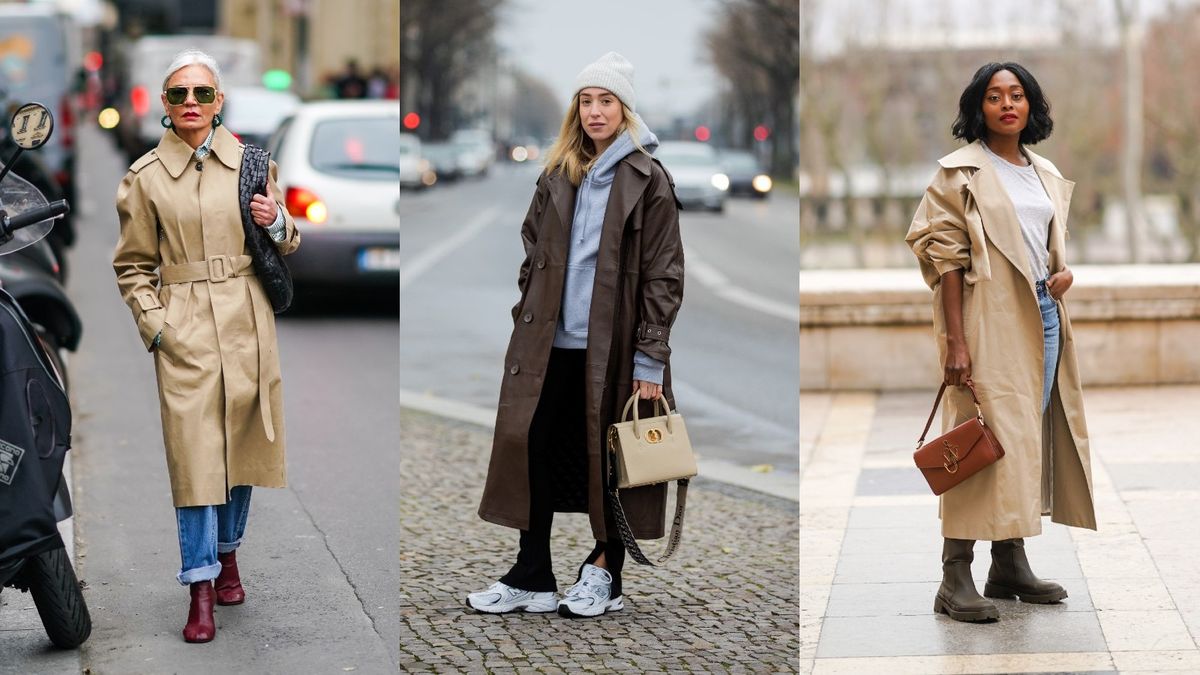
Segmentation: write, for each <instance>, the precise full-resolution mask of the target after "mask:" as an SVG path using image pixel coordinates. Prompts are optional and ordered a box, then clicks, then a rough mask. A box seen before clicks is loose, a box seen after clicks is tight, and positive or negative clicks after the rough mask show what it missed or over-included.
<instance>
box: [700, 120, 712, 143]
mask: <svg viewBox="0 0 1200 675" xmlns="http://www.w3.org/2000/svg"><path fill="white" fill-rule="evenodd" d="M711 137H712V134H711V133H710V132H709V130H708V127H706V126H704V125H703V124H701V125H700V126H698V127H696V140H698V141H700V142H702V143H703V142H707V141H708V139H709V138H711Z"/></svg>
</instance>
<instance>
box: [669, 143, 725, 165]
mask: <svg viewBox="0 0 1200 675" xmlns="http://www.w3.org/2000/svg"><path fill="white" fill-rule="evenodd" d="M654 156H655V157H657V158H658V160H659V161H660V162H662V163H663V164H666V165H667V166H712V165H713V164H716V163H717V158H716V155H715V153H713V151H712V148H709V147H707V146H703V145H700V146H678V145H676V146H668V145H665V144H664V145H663V146H661V147H660V148H659V149H658V152H656V153H654Z"/></svg>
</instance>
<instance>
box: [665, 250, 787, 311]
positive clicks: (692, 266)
mask: <svg viewBox="0 0 1200 675" xmlns="http://www.w3.org/2000/svg"><path fill="white" fill-rule="evenodd" d="M683 257H684V261H685V262H684V265H685V266H686V268H687V272H688V273H689V274H690V275H691V277H692V278H693V279H695V280H696V281H698V282H700V285H701V286H704V287H706V288H708V289H709V290H710V291H712V292H713V293H715V294H716V295H717V296H718V297H721V298H724V299H725V300H728V301H729V302H732V303H734V304H736V305H740V306H742V307H745V308H747V309H750V310H754V311H756V312H760V313H762V314H766V315H768V316H774V317H777V318H780V319H786V320H787V321H791V322H794V323H796V324H799V323H800V301H799V297H798V296H797V298H796V302H795V304H788V303H786V302H779V301H778V300H772V299H770V298H767V297H764V296H762V295H759V294H757V293H754V292H753V291H748V290H746V289H744V288H741V287H740V286H735V285H734V284H733V282H731V281H730V280H729V277H727V276H725V273H724V272H722V271H721V270H719V269H717V268H716V267H714V266H713V265H711V264H709V263H707V262H705V260H704V259H703V258H701V257H700V256H699V255H697V254H696V249H694V248H691V247H690V246H685V247H684V249H683ZM797 293H799V291H798V290H797Z"/></svg>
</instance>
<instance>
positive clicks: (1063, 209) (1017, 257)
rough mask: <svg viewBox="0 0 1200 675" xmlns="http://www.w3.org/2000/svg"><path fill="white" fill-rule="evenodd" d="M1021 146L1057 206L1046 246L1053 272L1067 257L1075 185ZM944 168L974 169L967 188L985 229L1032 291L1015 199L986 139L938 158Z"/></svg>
mask: <svg viewBox="0 0 1200 675" xmlns="http://www.w3.org/2000/svg"><path fill="white" fill-rule="evenodd" d="M1021 149H1022V150H1023V151H1024V152H1025V154H1026V155H1028V156H1029V160H1030V162H1031V163H1032V164H1033V168H1034V170H1035V171H1037V174H1038V178H1040V179H1041V181H1042V186H1043V187H1044V188H1045V189H1046V195H1047V196H1048V197H1049V198H1050V202H1051V203H1052V204H1053V205H1054V218H1053V220H1051V221H1050V232H1049V241H1048V242H1047V249H1048V250H1049V252H1050V272H1051V273H1052V274H1053V273H1054V272H1056V271H1058V270H1060V269H1062V265H1063V260H1064V259H1065V255H1064V254H1065V251H1064V250H1063V249H1064V248H1065V242H1064V234H1065V232H1066V223H1067V211H1068V208H1069V207H1070V204H1071V191H1072V190H1073V189H1074V187H1075V184H1074V183H1073V182H1071V181H1069V180H1067V179H1065V178H1063V177H1062V174H1060V173H1059V172H1058V168H1057V167H1055V166H1054V164H1053V163H1051V162H1050V161H1049V160H1047V159H1045V158H1044V157H1042V156H1041V155H1038V154H1037V153H1035V152H1033V151H1031V150H1030V149H1029V148H1028V147H1026V146H1021ZM938 164H940V165H941V166H942V167H943V168H946V169H958V168H971V169H975V171H974V172H972V174H971V177H970V178H969V179H968V181H967V190H968V191H970V193H971V195H972V196H973V197H974V198H975V201H976V204H977V205H978V210H979V215H980V218H981V219H982V221H983V227H984V231H985V232H987V236H988V238H989V239H991V240H992V243H993V244H995V246H996V248H998V249H1000V252H1001V253H1003V254H1004V257H1006V258H1008V260H1009V262H1010V263H1012V264H1013V266H1014V267H1016V268H1017V269H1018V270H1020V271H1021V274H1022V275H1023V276H1024V277H1025V278H1026V279H1027V280H1028V281H1029V287H1030V289H1031V290H1032V289H1033V284H1034V281H1035V279H1034V278H1033V273H1032V271H1031V270H1030V267H1029V253H1028V252H1027V251H1026V249H1025V241H1024V239H1022V237H1021V226H1020V222H1019V221H1018V220H1017V213H1016V210H1015V209H1014V208H1013V205H1012V200H1011V199H1009V198H1008V193H1007V192H1006V191H1005V189H1004V184H1003V183H1001V182H1000V176H999V175H998V174H997V172H996V167H995V166H994V165H993V164H992V160H991V158H989V157H988V155H987V151H986V150H984V149H983V141H981V140H976V141H975V142H973V143H970V144H968V145H965V146H963V147H961V148H959V149H958V150H955V151H954V152H952V153H950V154H948V155H946V156H945V157H942V158H941V159H939V160H938Z"/></svg>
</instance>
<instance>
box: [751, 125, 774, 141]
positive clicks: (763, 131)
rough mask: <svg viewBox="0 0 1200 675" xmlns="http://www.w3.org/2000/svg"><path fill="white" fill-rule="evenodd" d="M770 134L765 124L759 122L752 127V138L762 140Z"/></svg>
mask: <svg viewBox="0 0 1200 675" xmlns="http://www.w3.org/2000/svg"><path fill="white" fill-rule="evenodd" d="M770 135H771V130H770V129H768V128H767V127H766V126H765V125H762V124H760V125H758V126H756V127H754V140H756V141H759V142H762V141H765V140H767V138H768V137H769V136H770Z"/></svg>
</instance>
